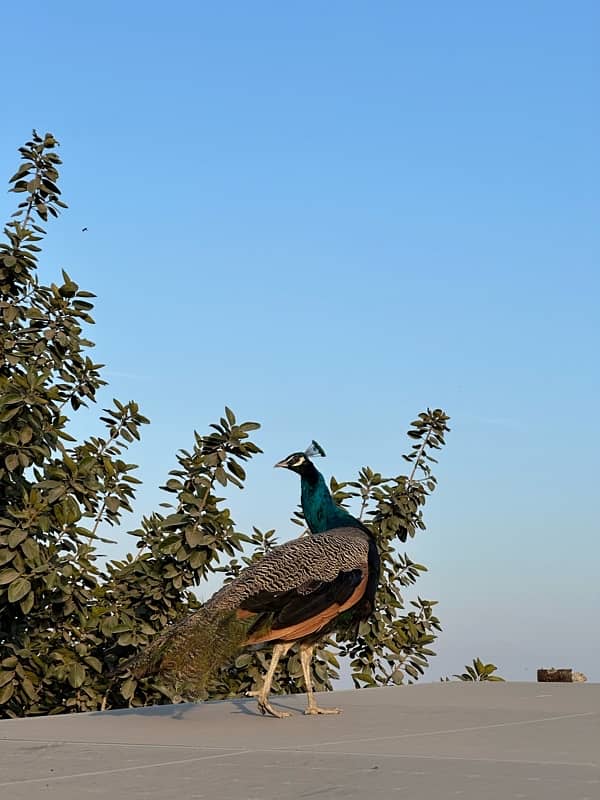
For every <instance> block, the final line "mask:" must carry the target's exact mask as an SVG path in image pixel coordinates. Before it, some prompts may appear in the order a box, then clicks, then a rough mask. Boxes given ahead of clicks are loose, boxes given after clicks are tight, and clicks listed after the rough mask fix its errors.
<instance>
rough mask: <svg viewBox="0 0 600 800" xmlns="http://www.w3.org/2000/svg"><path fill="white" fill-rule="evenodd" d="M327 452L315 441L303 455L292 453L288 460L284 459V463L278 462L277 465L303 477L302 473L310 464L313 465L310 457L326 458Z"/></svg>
mask: <svg viewBox="0 0 600 800" xmlns="http://www.w3.org/2000/svg"><path fill="white" fill-rule="evenodd" d="M324 455H325V450H323V448H322V447H321V445H320V444H318V442H315V440H314V439H313V441H312V442H311V443H310V445H309V446H308V447H307V448H306V450H305V451H304V452H303V453H292V454H291V455H289V456H288V457H287V458H284V459H283V461H278V462H277V464H275V466H276V467H284V468H285V469H291V470H292V472H297V473H298V475H302V473H303V472H304V471H305V470H306V467H307V466H308V465H309V464H312V462H311V460H310V457H311V456H312V457H313V458H314V457H315V456H324Z"/></svg>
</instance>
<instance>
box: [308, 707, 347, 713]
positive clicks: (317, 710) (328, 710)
mask: <svg viewBox="0 0 600 800" xmlns="http://www.w3.org/2000/svg"><path fill="white" fill-rule="evenodd" d="M304 713H305V714H307V715H313V714H315V715H316V714H341V713H342V709H341V708H321V707H320V706H308V708H306V709H305V710H304Z"/></svg>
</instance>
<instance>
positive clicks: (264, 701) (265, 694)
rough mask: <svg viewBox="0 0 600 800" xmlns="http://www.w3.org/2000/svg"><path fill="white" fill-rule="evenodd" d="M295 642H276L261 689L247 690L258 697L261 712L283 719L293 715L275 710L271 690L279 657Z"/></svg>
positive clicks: (249, 694) (251, 695) (252, 695)
mask: <svg viewBox="0 0 600 800" xmlns="http://www.w3.org/2000/svg"><path fill="white" fill-rule="evenodd" d="M292 644H293V642H284V643H283V644H276V645H275V646H274V647H273V655H272V656H271V663H270V664H269V669H268V670H267V673H266V675H265V680H264V683H263V685H262V687H261V688H260V689H257V690H256V691H252V692H246V694H247V695H248V696H249V697H256V698H257V702H258V708H259V711H260V712H261V714H267V713H269V714H272V715H273V716H274V717H278V718H279V719H282V718H283V717H291V716H292V715H291V714H290V713H288V712H287V711H275V709H274V708H273V706H272V705H271V704H270V703H269V694H270V692H271V684H272V683H273V676H274V675H275V670H276V669H277V664H278V663H279V659H280V658H281V657H282V656H284V655H285V654H286V653H287V651H288V650H289V649H290V647H291V646H292Z"/></svg>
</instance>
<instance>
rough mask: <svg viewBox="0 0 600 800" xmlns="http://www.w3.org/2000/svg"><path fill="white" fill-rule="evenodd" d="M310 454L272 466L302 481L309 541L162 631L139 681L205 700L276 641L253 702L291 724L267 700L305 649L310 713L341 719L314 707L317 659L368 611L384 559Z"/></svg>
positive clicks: (268, 560) (141, 662)
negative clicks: (285, 661) (245, 660)
mask: <svg viewBox="0 0 600 800" xmlns="http://www.w3.org/2000/svg"><path fill="white" fill-rule="evenodd" d="M319 449H320V448H319ZM307 453H309V451H307ZM307 453H293V454H292V455H291V456H288V457H287V458H286V459H284V460H283V461H280V462H279V463H278V464H276V466H278V467H285V468H287V469H290V470H292V471H294V472H297V473H298V474H299V475H300V477H301V501H302V509H303V513H304V517H305V519H306V522H307V524H308V527H309V529H310V535H308V536H303V537H300V538H299V539H294V540H293V541H291V542H287V543H286V544H283V545H281V546H279V547H276V548H274V549H273V550H272V551H271V552H269V553H268V554H267V555H265V556H264V557H263V558H262V559H261V560H260V561H258V562H256V563H255V564H252V565H250V566H249V567H247V568H246V569H244V570H243V571H242V572H241V573H240V575H239V576H238V577H237V578H236V579H235V580H233V581H232V582H231V583H228V584H226V585H225V586H224V587H223V588H222V589H220V590H219V591H218V592H216V594H214V595H213V596H212V597H211V599H210V600H208V602H207V603H206V604H205V605H204V606H203V607H202V609H200V611H197V612H196V613H194V614H192V615H190V616H189V617H186V618H185V619H183V620H181V621H180V622H178V623H177V624H175V625H173V626H171V627H170V628H168V629H167V630H165V631H163V632H162V633H160V634H159V635H158V636H157V637H156V638H155V639H154V640H153V641H152V642H151V644H150V645H149V646H148V647H147V648H146V650H145V651H143V652H142V653H141V654H140V655H139V656H138V657H137V658H136V659H135V660H134V662H133V663H132V664H130V668H131V670H132V672H133V674H134V675H136V676H137V677H142V676H144V675H149V674H153V673H160V674H161V675H162V676H163V678H165V679H166V680H169V681H170V682H173V683H176V684H183V685H185V686H186V687H187V691H188V693H189V692H193V691H194V690H195V691H197V692H198V693H200V692H201V690H202V689H203V688H204V686H205V685H206V683H207V681H208V680H209V679H210V677H211V676H212V675H213V674H214V672H215V671H216V670H217V669H218V668H219V667H220V666H222V665H223V664H225V663H227V661H228V660H230V659H231V657H232V656H233V655H234V654H235V653H236V652H237V651H238V650H239V649H241V648H243V647H246V646H250V645H259V644H263V643H267V642H270V643H273V644H274V648H273V658H272V660H271V664H270V666H269V670H268V672H267V674H266V676H265V682H264V684H263V687H262V688H261V689H260V690H259V691H257V692H252V694H254V695H256V696H257V697H258V704H259V708H260V710H261V711H262V712H263V713H265V712H269V713H270V714H273V715H274V716H277V717H281V716H287V714H282V713H280V712H278V711H276V710H275V709H274V708H273V707H272V706H271V705H270V703H269V692H270V688H271V682H272V679H273V675H274V673H275V669H276V667H277V663H278V661H279V659H280V658H281V656H282V655H285V654H286V653H287V651H288V650H289V649H290V647H291V646H292V645H293V644H294V643H299V644H300V660H301V664H302V670H303V674H304V679H305V682H306V688H307V693H308V708H307V710H306V713H309V714H320V713H338V711H339V709H322V708H319V707H318V706H317V705H316V702H315V700H314V695H313V691H312V683H311V677H310V661H311V658H312V652H313V649H314V647H315V644H316V643H317V642H318V641H319V640H320V639H321V638H322V637H323V636H325V635H326V634H327V633H329V632H331V631H332V630H334V629H335V628H336V627H338V626H339V625H340V624H341V622H342V621H343V623H344V625H345V626H346V625H348V624H349V623H350V624H351V623H353V622H358V621H360V620H361V619H366V618H367V617H368V616H369V614H370V613H371V612H372V610H373V603H374V597H375V592H376V590H377V583H378V579H379V554H378V551H377V547H376V544H375V541H374V539H373V536H372V534H371V532H370V531H369V529H368V528H366V527H365V526H364V525H362V523H361V522H360V521H359V520H357V519H356V518H355V517H353V516H352V515H351V514H349V513H348V512H347V511H346V510H345V509H343V508H341V507H340V506H338V505H336V503H335V502H334V501H333V498H332V497H331V494H330V492H329V490H328V488H327V485H326V483H325V481H324V479H323V476H322V475H321V473H320V472H319V471H318V470H317V469H316V467H315V466H314V464H313V463H312V461H311V460H310V458H309V455H308V454H307ZM321 453H322V451H321ZM311 454H314V451H311Z"/></svg>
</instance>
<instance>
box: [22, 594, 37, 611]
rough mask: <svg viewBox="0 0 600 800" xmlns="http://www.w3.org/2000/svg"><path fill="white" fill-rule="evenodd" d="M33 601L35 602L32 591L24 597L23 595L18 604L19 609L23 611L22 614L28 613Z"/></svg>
mask: <svg viewBox="0 0 600 800" xmlns="http://www.w3.org/2000/svg"><path fill="white" fill-rule="evenodd" d="M34 602H35V594H34V592H29V594H28V595H27V596H26V597H24V598H23V599H22V600H21V602H20V604H19V605H20V606H21V611H22V612H23V614H25V615H27V614H29V613H30V611H31V609H32V608H33V604H34Z"/></svg>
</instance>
